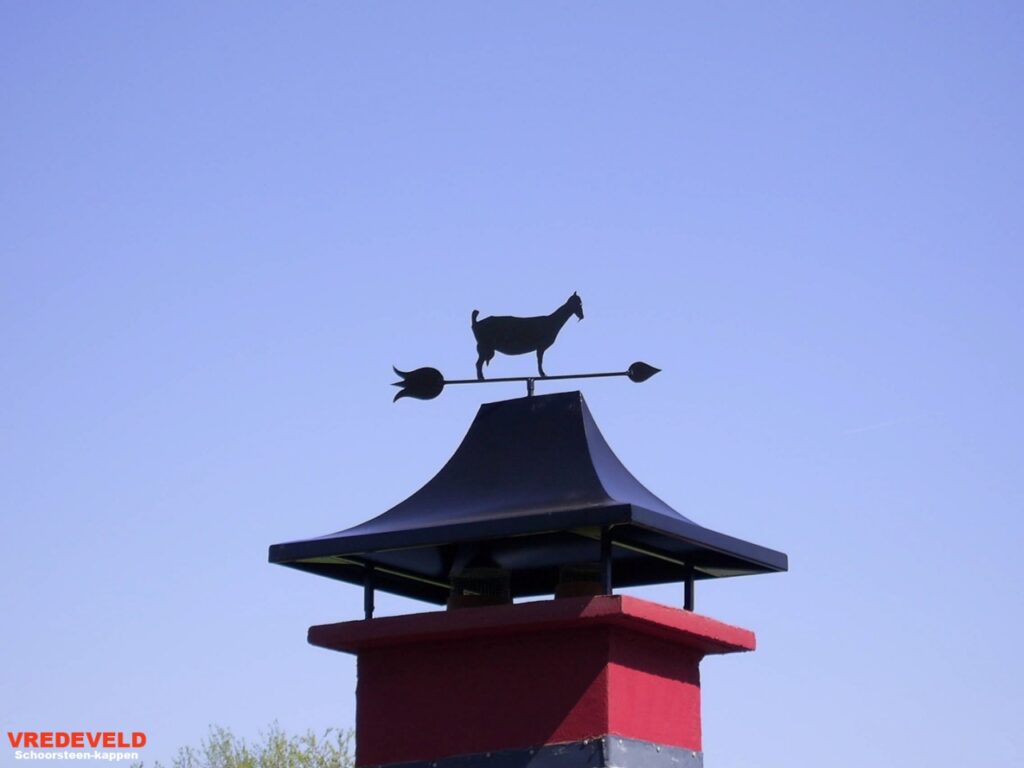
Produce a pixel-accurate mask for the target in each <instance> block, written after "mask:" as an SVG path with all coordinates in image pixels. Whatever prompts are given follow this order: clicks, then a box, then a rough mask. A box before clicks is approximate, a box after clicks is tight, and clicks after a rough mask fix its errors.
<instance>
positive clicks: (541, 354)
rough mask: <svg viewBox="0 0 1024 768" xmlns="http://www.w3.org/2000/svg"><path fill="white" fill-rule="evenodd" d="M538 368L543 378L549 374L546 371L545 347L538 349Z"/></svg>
mask: <svg viewBox="0 0 1024 768" xmlns="http://www.w3.org/2000/svg"><path fill="white" fill-rule="evenodd" d="M537 370H538V371H539V372H540V375H541V378H544V377H546V376H547V374H546V373H544V350H543V349H538V350H537Z"/></svg>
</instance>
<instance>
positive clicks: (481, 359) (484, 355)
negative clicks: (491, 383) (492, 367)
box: [476, 344, 494, 381]
mask: <svg viewBox="0 0 1024 768" xmlns="http://www.w3.org/2000/svg"><path fill="white" fill-rule="evenodd" d="M476 353H477V358H476V377H477V379H478V380H480V381H483V380H484V363H488V364H490V362H491V358H492V357H494V350H493V349H490V348H489V347H485V346H484V345H483V344H477V345H476Z"/></svg>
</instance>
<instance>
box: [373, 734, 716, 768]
mask: <svg viewBox="0 0 1024 768" xmlns="http://www.w3.org/2000/svg"><path fill="white" fill-rule="evenodd" d="M703 765H704V754H703V753H702V752H698V751H695V750H692V749H684V748H682V747H671V746H668V745H665V744H655V743H654V742H650V741H641V740H639V739H627V738H625V737H623V736H602V737H600V738H596V739H588V740H586V741H574V742H569V743H566V744H547V745H544V746H540V747H532V748H529V749H502V750H497V751H494V752H480V753H478V754H473V755H457V756H455V757H444V758H440V759H438V760H418V761H414V762H408V763H390V764H389V765H388V766H387V768H484V767H486V768H703ZM361 768H384V766H361Z"/></svg>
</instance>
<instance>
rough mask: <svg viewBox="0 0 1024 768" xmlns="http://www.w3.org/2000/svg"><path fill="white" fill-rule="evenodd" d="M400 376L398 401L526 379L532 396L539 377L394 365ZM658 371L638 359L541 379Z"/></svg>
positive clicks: (635, 378)
mask: <svg viewBox="0 0 1024 768" xmlns="http://www.w3.org/2000/svg"><path fill="white" fill-rule="evenodd" d="M391 370H393V371H394V372H395V373H396V374H398V376H400V377H401V379H400V380H399V381H396V382H394V383H392V385H391V386H393V387H399V391H398V394H397V395H395V397H394V400H393V401H392V402H397V401H398V400H400V399H401V398H403V397H414V398H416V399H417V400H433V399H434V398H435V397H437V396H438V395H440V394H441V392H442V391H443V390H444V388H445V386H447V385H448V384H500V383H503V382H508V381H524V382H526V396H527V397H530V396H532V395H533V390H534V384H535V383H536V382H537V378H538V377H536V376H503V377H501V378H498V379H446V378H445V377H444V374H443V373H441V372H440V371H439V370H437V368H417V369H416V370H414V371H400V370H398V369H397V368H395V367H394V366H391ZM656 373H661V368H655V367H654V366H653V365H648V364H647V363H644V362H641V361H637V362H635V363H633V364H632V365H631V366H629V368H628V369H627V370H625V371H611V372H608V373H563V374H560V375H558V376H544V377H543V378H542V379H541V381H564V380H566V379H605V378H608V377H610V376H625V377H627V378H628V379H629V380H630V381H632V382H634V383H636V384H639V383H641V382H644V381H647V380H648V379H649V378H651V376H654V375H655V374H656Z"/></svg>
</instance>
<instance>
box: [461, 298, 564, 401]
mask: <svg viewBox="0 0 1024 768" xmlns="http://www.w3.org/2000/svg"><path fill="white" fill-rule="evenodd" d="M479 315H480V310H478V309H474V310H473V335H474V336H475V337H476V351H477V354H478V355H479V357H477V361H476V377H477V379H479V380H481V381H482V380H483V378H484V364H485V363H486V364H488V365H490V363H491V358H493V357H494V353H495V352H501V353H503V354H506V355H525V354H526V353H527V352H536V353H537V370H538V371H539V372H540V375H541V376H542V377H543V376H547V374H546V373H544V352H545V350H547V348H548V347H550V346H551V345H552V344H554V343H555V339H556V338H557V337H558V332H559V331H560V330H562V326H563V325H565V321H566V320H568V319H569V316H570V315H576V317H578V318H579V319H580V320H582V319H583V300H582V299H580V297H579V296H578V295H577V294H575V293H574V294H573V295H572V296H570V297H569V299H568V301H566V302H565V304H563V305H562V306H560V307H559V308H558V309H556V310H555V311H554V312H552V313H551V314H550V315H541V316H540V317H507V316H505V317H485V318H484V319H483V320H477V317H478V316H479Z"/></svg>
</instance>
